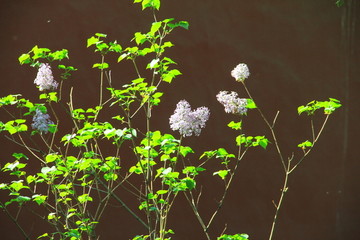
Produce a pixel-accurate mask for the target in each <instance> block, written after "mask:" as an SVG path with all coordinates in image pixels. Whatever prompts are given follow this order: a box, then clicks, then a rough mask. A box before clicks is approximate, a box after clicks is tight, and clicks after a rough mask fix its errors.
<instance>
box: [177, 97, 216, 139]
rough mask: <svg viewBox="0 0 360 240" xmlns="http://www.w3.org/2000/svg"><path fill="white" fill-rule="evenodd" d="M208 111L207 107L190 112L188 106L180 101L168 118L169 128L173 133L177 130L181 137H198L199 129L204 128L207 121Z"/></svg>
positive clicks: (185, 102) (183, 101)
mask: <svg viewBox="0 0 360 240" xmlns="http://www.w3.org/2000/svg"><path fill="white" fill-rule="evenodd" d="M209 115H210V110H209V109H208V108H207V107H199V108H197V109H196V110H191V107H190V104H189V103H188V102H187V101H185V100H181V101H180V102H179V103H178V104H177V105H176V109H175V112H174V114H173V115H171V117H170V128H171V129H172V130H174V131H176V130H179V132H180V134H181V135H182V136H183V137H189V136H191V135H193V134H194V135H196V136H199V135H200V133H201V128H204V127H205V123H206V121H207V120H208V119H209Z"/></svg>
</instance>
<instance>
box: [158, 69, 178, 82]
mask: <svg viewBox="0 0 360 240" xmlns="http://www.w3.org/2000/svg"><path fill="white" fill-rule="evenodd" d="M178 75H181V72H180V71H179V70H177V69H173V70H170V71H169V72H167V73H164V74H163V75H162V76H161V77H162V79H163V81H164V82H167V83H171V82H172V80H173V79H174V78H175V77H176V76H178Z"/></svg>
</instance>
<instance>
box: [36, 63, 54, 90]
mask: <svg viewBox="0 0 360 240" xmlns="http://www.w3.org/2000/svg"><path fill="white" fill-rule="evenodd" d="M34 83H35V84H36V85H38V86H39V90H40V91H44V90H53V89H56V88H57V87H58V83H57V82H56V81H55V80H54V77H53V74H52V71H51V67H50V65H49V64H48V63H41V64H40V67H39V70H38V72H37V75H36V78H35V81H34Z"/></svg>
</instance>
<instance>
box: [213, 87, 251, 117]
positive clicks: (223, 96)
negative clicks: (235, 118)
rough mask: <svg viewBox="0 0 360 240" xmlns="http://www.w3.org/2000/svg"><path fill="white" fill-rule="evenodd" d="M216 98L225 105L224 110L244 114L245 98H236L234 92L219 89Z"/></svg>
mask: <svg viewBox="0 0 360 240" xmlns="http://www.w3.org/2000/svg"><path fill="white" fill-rule="evenodd" d="M216 98H217V100H218V101H219V102H220V103H221V104H222V105H223V106H224V107H225V112H227V113H233V114H240V115H244V114H246V113H247V108H246V106H247V99H246V98H238V94H237V93H236V92H230V93H229V92H227V91H220V92H219V93H218V94H217V95H216Z"/></svg>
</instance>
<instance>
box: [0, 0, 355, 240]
mask: <svg viewBox="0 0 360 240" xmlns="http://www.w3.org/2000/svg"><path fill="white" fill-rule="evenodd" d="M359 8H360V3H359V2H358V1H357V0H345V4H344V5H343V6H342V7H337V6H336V4H335V0H316V1H310V0H302V1H294V0H293V1H280V0H273V1H266V0H257V1H253V0H223V1H215V0H201V1H192V0H183V1H175V0H163V1H162V6H161V8H160V12H159V13H157V17H158V19H164V18H172V17H173V18H175V19H176V20H186V21H188V22H189V23H190V28H189V30H184V29H177V30H175V31H174V32H173V33H172V34H171V35H170V38H169V40H171V41H172V42H173V43H174V44H175V46H174V47H173V48H171V49H169V50H168V52H167V56H169V57H170V58H172V59H173V60H175V61H176V62H177V63H178V66H177V68H178V69H179V70H180V71H181V72H182V73H183V75H181V76H179V77H178V78H176V79H175V80H174V82H173V83H172V84H170V85H163V86H162V89H161V91H164V92H165V95H164V96H163V98H162V103H161V104H160V106H159V107H157V108H156V109H154V112H153V115H154V116H155V117H154V120H155V125H154V128H157V129H160V130H161V131H162V132H170V133H173V132H171V129H170V128H169V125H168V118H169V116H170V115H171V114H172V113H173V111H174V109H175V106H176V103H177V102H178V101H179V100H182V99H186V100H187V101H189V102H190V104H191V105H192V107H199V106H207V107H209V108H210V109H211V116H210V120H209V122H208V124H207V127H206V128H205V129H204V130H203V132H202V135H201V136H199V137H189V138H186V139H185V140H184V143H185V144H187V145H190V146H192V147H193V148H194V150H195V151H196V152H197V154H200V153H201V152H202V151H205V150H210V149H216V148H219V147H225V148H226V149H228V151H231V152H236V147H235V146H234V138H235V137H236V134H235V133H234V132H233V131H231V130H230V129H228V128H227V127H226V124H227V123H228V122H229V121H231V120H235V119H234V117H233V116H231V115H230V114H225V112H224V110H223V107H222V106H221V105H220V104H219V103H218V102H217V101H216V97H215V96H216V94H217V93H218V92H219V91H221V90H228V91H237V92H238V93H239V95H240V96H242V97H246V95H245V92H244V90H243V88H242V86H241V84H239V83H237V82H235V81H234V79H233V78H232V77H231V75H230V71H231V70H232V69H233V68H234V67H235V66H236V65H237V64H238V63H242V62H243V63H247V64H248V66H249V68H250V72H251V76H250V78H249V79H247V80H246V81H247V86H248V88H249V89H250V91H251V93H252V95H253V97H254V99H255V101H256V103H257V105H258V106H260V107H261V108H262V110H263V112H264V114H265V115H266V116H267V117H268V118H269V119H272V118H273V117H274V116H275V114H276V112H277V111H278V110H279V111H280V114H279V116H278V119H277V124H276V128H275V130H276V131H277V133H278V135H279V142H280V145H281V146H282V150H283V152H284V154H285V155H286V156H291V155H292V153H293V152H294V153H295V155H296V154H297V156H299V154H300V152H299V150H298V149H297V147H296V146H297V144H298V143H300V142H302V141H304V140H306V139H309V138H310V137H311V131H310V127H309V126H310V125H309V118H308V117H306V116H305V115H304V116H299V115H298V114H297V107H298V106H300V105H303V104H306V103H308V102H310V101H312V100H327V99H328V98H329V97H331V98H336V99H339V100H340V101H341V102H342V104H343V107H342V108H340V109H339V111H337V112H335V114H333V116H331V118H330V120H329V123H328V125H327V127H326V129H325V131H324V133H323V135H322V136H321V139H320V141H319V144H318V145H317V146H316V149H315V150H314V152H312V153H311V154H310V155H309V157H308V158H307V159H306V161H304V162H303V163H302V164H301V166H300V167H299V168H298V169H297V170H296V171H295V172H294V173H293V174H292V175H291V178H290V183H289V184H290V188H289V190H288V193H287V195H286V198H285V201H284V203H283V207H282V209H281V211H280V214H279V218H278V225H277V229H276V232H275V237H274V239H279V240H283V239H291V240H300V239H301V240H303V239H326V240H335V239H336V240H341V239H346V240H357V239H359V236H360V175H359V170H360V161H359V160H360V159H359V155H358V152H357V148H358V146H357V144H358V143H357V138H358V137H359V133H360V132H359V124H358V122H359V114H360V111H359V102H360V101H359V98H358V96H357V95H358V93H359V90H360V83H359V77H358V76H359V74H360V66H359V60H360V51H359V50H360V46H359V43H360V42H359V41H360V35H359V34H360V31H359V26H360V25H359V24H360V23H359V19H360V17H359V14H360V12H359V11H360V9H359ZM152 20H153V18H152V14H151V11H142V10H141V6H140V5H139V4H136V5H133V4H132V1H130V0H62V1H45V0H32V1H28V0H2V1H1V2H0V31H1V35H0V46H1V48H2V50H1V58H0V72H1V74H2V75H1V78H0V82H1V88H0V96H5V95H8V94H15V93H22V94H23V95H24V97H25V98H29V99H32V100H34V101H36V100H37V96H38V90H37V89H36V88H35V85H34V84H33V81H34V79H35V77H36V71H35V69H33V68H30V67H29V66H20V65H19V63H18V60H17V59H18V57H19V56H20V55H21V54H22V53H26V52H28V51H30V50H31V48H32V47H33V46H34V45H38V46H39V47H46V48H50V49H52V50H60V49H63V48H65V49H68V50H69V56H70V59H69V60H66V61H65V64H66V65H71V66H74V67H76V68H78V71H77V72H75V73H74V74H73V76H72V77H71V79H70V80H69V83H67V84H68V85H69V86H70V85H72V86H74V93H73V97H74V100H75V102H76V107H82V108H86V107H91V106H93V105H94V104H96V103H97V100H94V96H96V95H97V94H98V79H99V72H98V70H95V69H92V68H91V67H92V65H93V64H94V63H96V62H99V61H100V56H99V55H97V54H95V53H93V49H90V48H89V49H87V48H86V40H87V38H89V37H90V36H92V35H93V34H94V33H97V32H99V33H106V34H108V37H107V40H108V41H114V40H117V41H118V43H120V44H121V45H122V46H123V47H127V46H133V45H134V43H133V42H130V40H131V39H132V37H133V34H134V32H137V31H141V32H145V31H147V30H148V29H149V26H150V24H151V22H152ZM116 59H117V56H113V59H112V58H111V57H110V58H109V59H108V61H107V62H109V63H110V66H111V71H112V81H113V84H114V85H115V86H117V87H120V86H122V85H123V84H125V83H127V82H128V81H130V80H132V79H134V78H136V77H135V72H134V70H133V69H132V68H131V65H130V64H129V63H126V62H124V63H123V62H121V63H119V64H117V63H116ZM55 74H56V71H55ZM55 78H56V77H55ZM65 100H66V99H65ZM0 114H1V117H5V112H3V111H2V112H0ZM322 120H323V116H321V114H319V115H318V116H317V118H316V121H318V122H319V123H320V122H321V121H322ZM243 124H244V131H245V132H246V134H248V135H267V136H268V137H269V138H270V132H269V131H268V129H267V128H266V126H265V124H264V123H263V122H262V121H261V118H260V117H259V116H258V114H257V112H256V111H253V112H250V113H249V114H248V116H247V117H246V119H245V121H244V123H243ZM174 134H176V133H174ZM15 151H18V147H17V146H16V145H15V144H14V143H12V142H9V141H8V140H7V139H5V138H4V137H3V136H1V138H0V164H1V165H2V166H3V164H4V163H6V162H8V161H12V157H11V154H12V153H13V152H15ZM194 156H197V155H194ZM217 164H218V163H211V164H210V166H209V169H208V170H209V171H210V172H209V174H208V175H205V176H204V177H202V178H200V179H201V181H203V182H204V185H205V187H204V188H203V197H202V199H201V201H200V206H201V208H200V211H201V212H202V213H203V214H204V216H205V218H207V217H209V216H210V214H211V212H212V209H214V208H215V207H216V203H217V201H219V194H218V193H219V192H221V190H222V189H223V182H222V181H220V179H219V178H218V177H216V176H212V174H211V169H212V168H214V169H215V168H216V167H217V166H218V165H217ZM0 177H1V178H5V176H2V175H0ZM283 177H284V174H283V169H282V165H281V162H280V161H279V159H278V158H277V155H276V151H275V148H274V145H269V147H268V149H267V150H266V151H265V150H262V149H253V150H252V151H250V152H249V155H248V156H247V157H246V159H244V161H242V162H241V164H240V167H239V172H238V175H237V176H236V179H235V182H234V185H233V186H232V187H231V189H230V191H229V193H228V196H227V200H226V201H225V205H224V206H223V208H222V209H221V212H220V214H219V216H218V217H217V219H216V221H215V222H214V225H213V227H212V229H210V233H211V234H213V235H214V236H218V235H220V233H221V232H222V231H223V229H224V228H225V226H226V227H227V229H226V232H227V233H229V234H235V233H247V234H249V235H250V239H252V240H257V239H258V240H260V239H266V238H267V237H268V234H269V231H270V227H271V223H272V219H273V215H274V213H275V208H274V206H273V203H272V201H275V202H276V201H277V200H278V198H279V195H280V188H281V186H282V181H283ZM2 194H3V193H2ZM1 196H2V195H0V197H1ZM129 204H131V203H129ZM136 204H137V203H134V206H136ZM176 204H178V206H177V207H175V208H174V209H173V212H172V214H171V217H170V222H169V227H170V228H172V229H173V230H174V231H175V233H176V235H175V237H174V238H173V239H181V240H187V239H189V240H194V239H205V237H204V236H203V235H202V230H201V228H200V225H199V224H198V222H197V220H196V218H195V217H194V215H193V213H192V211H191V209H190V207H189V206H188V205H187V203H186V201H185V200H184V198H183V197H182V196H180V197H179V198H178V199H177V202H176ZM22 214H24V215H22V216H24V217H22V222H23V223H25V227H26V229H27V230H28V231H29V232H31V233H32V236H33V237H34V239H35V237H36V236H38V235H39V234H41V233H44V232H45V231H46V229H45V228H44V226H45V225H44V223H43V222H42V221H41V220H40V219H38V218H36V217H33V216H32V215H31V214H30V213H29V212H24V213H22ZM103 219H107V220H106V221H104V222H101V224H99V227H98V229H97V232H98V233H99V234H100V236H101V238H100V239H130V238H132V237H133V236H135V235H136V234H143V233H145V231H144V229H142V228H141V226H140V224H138V222H137V221H136V220H135V219H133V218H132V216H131V215H130V214H128V213H127V212H126V211H125V210H124V209H121V208H115V207H110V208H109V209H108V211H107V212H106V213H105V216H104V218H103ZM124 219H126V221H124ZM225 223H226V225H225ZM0 232H1V239H4V240H15V239H22V236H21V234H20V233H19V232H17V229H16V226H15V224H14V223H13V222H12V221H11V220H10V219H9V218H8V217H7V216H6V214H5V213H4V212H0Z"/></svg>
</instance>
